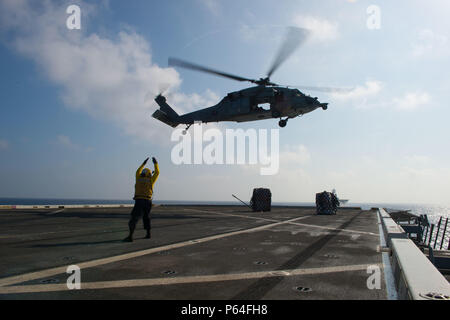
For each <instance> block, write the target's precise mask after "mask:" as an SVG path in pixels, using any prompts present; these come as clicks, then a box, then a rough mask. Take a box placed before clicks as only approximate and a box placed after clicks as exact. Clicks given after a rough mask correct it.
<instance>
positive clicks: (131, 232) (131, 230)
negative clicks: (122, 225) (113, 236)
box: [123, 222, 134, 242]
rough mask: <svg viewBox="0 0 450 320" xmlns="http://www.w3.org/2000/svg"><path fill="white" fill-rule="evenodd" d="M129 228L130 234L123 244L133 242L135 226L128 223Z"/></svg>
mask: <svg viewBox="0 0 450 320" xmlns="http://www.w3.org/2000/svg"><path fill="white" fill-rule="evenodd" d="M128 228H129V229H130V234H129V235H128V237H126V238H125V239H123V242H133V233H134V226H133V225H132V224H131V222H130V223H128Z"/></svg>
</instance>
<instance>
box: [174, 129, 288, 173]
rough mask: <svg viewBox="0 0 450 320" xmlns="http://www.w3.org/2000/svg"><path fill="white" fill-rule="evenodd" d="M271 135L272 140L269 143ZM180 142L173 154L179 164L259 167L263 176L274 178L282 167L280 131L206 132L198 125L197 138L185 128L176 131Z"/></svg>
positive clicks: (194, 133) (215, 130) (175, 139)
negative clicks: (272, 176)
mask: <svg viewBox="0 0 450 320" xmlns="http://www.w3.org/2000/svg"><path fill="white" fill-rule="evenodd" d="M269 136H270V141H269ZM170 139H171V141H173V142H178V143H177V144H176V145H175V146H174V147H173V148H172V152H171V159H172V163H173V164H175V165H181V164H189V165H201V164H206V165H213V164H217V165H223V164H227V165H233V164H237V165H245V164H248V165H257V164H259V165H260V166H261V167H260V174H261V175H274V174H276V173H278V169H279V167H280V154H279V153H280V152H279V151H280V134H279V130H278V129H271V130H270V131H269V130H268V129H259V130H256V129H247V130H243V129H226V130H225V134H223V132H222V131H221V130H219V129H215V128H211V129H206V130H203V127H202V126H201V125H197V124H196V125H194V129H193V135H191V134H190V132H187V133H186V132H185V131H184V130H182V129H175V130H174V131H173V132H172V136H171V138H170Z"/></svg>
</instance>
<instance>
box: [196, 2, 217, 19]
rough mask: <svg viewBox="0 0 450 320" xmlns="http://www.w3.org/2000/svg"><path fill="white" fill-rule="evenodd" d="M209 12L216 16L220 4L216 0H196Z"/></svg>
mask: <svg viewBox="0 0 450 320" xmlns="http://www.w3.org/2000/svg"><path fill="white" fill-rule="evenodd" d="M198 1H199V2H200V4H201V5H203V6H204V7H205V8H206V9H207V10H208V11H209V12H210V13H212V14H213V15H215V16H217V15H218V14H219V13H220V5H219V2H218V1H217V0H198Z"/></svg>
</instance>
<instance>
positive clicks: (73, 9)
mask: <svg viewBox="0 0 450 320" xmlns="http://www.w3.org/2000/svg"><path fill="white" fill-rule="evenodd" d="M66 13H67V14H69V17H68V18H67V20H66V27H67V29H69V30H74V29H75V30H80V29H81V9H80V7H79V6H77V5H76V4H72V5H70V6H68V7H67V9H66Z"/></svg>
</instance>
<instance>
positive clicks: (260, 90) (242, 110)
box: [152, 27, 347, 134]
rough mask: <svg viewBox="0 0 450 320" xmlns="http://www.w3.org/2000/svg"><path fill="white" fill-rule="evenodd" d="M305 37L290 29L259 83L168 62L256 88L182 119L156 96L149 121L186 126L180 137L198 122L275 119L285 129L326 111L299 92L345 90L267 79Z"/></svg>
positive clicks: (177, 61)
mask: <svg viewBox="0 0 450 320" xmlns="http://www.w3.org/2000/svg"><path fill="white" fill-rule="evenodd" d="M308 33H309V31H308V30H307V29H303V28H295V27H291V28H289V29H288V33H287V36H286V38H285V40H284V42H283V43H282V45H281V47H280V49H279V51H278V53H277V55H276V57H275V59H274V61H273V63H272V65H271V67H270V69H269V71H268V72H267V76H266V77H265V78H260V79H259V80H257V79H249V78H244V77H240V76H236V75H233V74H229V73H225V72H221V71H218V70H215V69H211V68H208V67H204V66H201V65H197V64H194V63H190V62H186V61H183V60H181V59H177V58H169V66H178V67H182V68H186V69H191V70H195V71H201V72H206V73H209V74H214V75H218V76H221V77H225V78H229V79H232V80H236V81H241V82H250V83H253V84H255V85H256V86H254V87H250V88H246V89H243V90H239V91H235V92H230V93H228V94H227V95H226V96H225V97H224V98H223V99H222V100H221V101H220V102H219V103H218V104H216V105H214V106H211V107H207V108H204V109H201V110H197V111H194V112H190V113H187V114H184V115H179V114H178V113H176V112H175V110H173V109H172V108H171V107H170V106H169V104H168V103H167V99H166V98H165V97H164V96H163V95H162V94H159V95H158V96H157V97H156V98H155V101H156V103H157V104H158V105H159V107H160V108H159V109H158V110H156V111H155V112H154V113H153V114H152V117H154V118H155V119H158V120H159V121H162V122H163V123H165V124H167V125H169V126H171V127H173V128H175V127H177V126H178V125H180V124H185V125H186V129H185V130H184V131H183V134H186V132H187V130H188V129H189V128H190V126H192V125H193V124H194V123H199V122H201V123H208V122H221V121H235V122H246V121H256V120H264V119H272V118H276V119H280V120H279V122H278V125H279V126H280V127H285V126H286V125H287V122H288V120H289V119H292V118H295V117H298V116H302V115H304V114H306V113H309V112H312V111H314V110H316V109H318V108H322V109H323V110H326V109H327V108H328V103H321V102H320V101H319V100H318V98H317V97H311V96H309V95H306V94H304V93H302V92H301V91H300V90H299V89H298V88H304V89H306V90H315V91H324V92H338V91H346V90H347V89H343V88H342V89H339V88H329V87H305V86H297V87H295V88H293V87H292V88H291V87H289V86H281V85H278V84H276V83H274V82H272V81H270V77H271V76H272V74H273V73H274V72H275V70H277V69H278V68H279V66H280V65H281V64H282V63H283V62H284V61H286V60H287V58H288V57H289V56H290V55H291V54H292V53H293V52H294V51H295V50H296V49H297V47H298V46H299V45H300V44H301V43H303V42H304V41H305V39H306V38H307V36H308ZM267 105H269V106H270V107H269V108H267ZM264 107H265V108H264Z"/></svg>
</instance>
